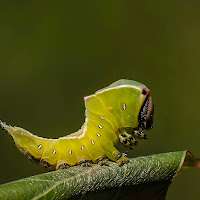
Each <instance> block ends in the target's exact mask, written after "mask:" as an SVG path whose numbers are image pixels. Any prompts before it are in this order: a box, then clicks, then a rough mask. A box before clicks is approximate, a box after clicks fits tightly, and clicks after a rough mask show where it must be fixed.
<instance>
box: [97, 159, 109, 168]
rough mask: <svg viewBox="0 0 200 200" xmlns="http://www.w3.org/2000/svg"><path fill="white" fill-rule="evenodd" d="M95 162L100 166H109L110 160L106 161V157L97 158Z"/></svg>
mask: <svg viewBox="0 0 200 200" xmlns="http://www.w3.org/2000/svg"><path fill="white" fill-rule="evenodd" d="M97 164H98V165H100V166H109V165H110V162H109V161H108V159H107V158H99V159H98V160H97Z"/></svg>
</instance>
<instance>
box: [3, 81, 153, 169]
mask: <svg viewBox="0 0 200 200" xmlns="http://www.w3.org/2000/svg"><path fill="white" fill-rule="evenodd" d="M84 100H85V107H86V110H85V115H86V118H85V122H84V124H83V126H82V127H81V129H80V130H78V131H77V132H75V133H72V134H70V135H67V136H64V137H61V138H58V139H48V138H42V137H38V136H36V135H33V134H32V133H30V132H28V131H26V130H25V129H22V128H19V127H16V126H14V127H12V126H9V125H6V124H5V123H3V122H2V121H0V125H1V127H2V128H3V129H4V130H6V131H7V132H8V133H9V134H10V135H11V136H12V138H13V139H14V142H15V144H16V146H17V148H18V149H19V150H20V151H21V152H22V153H23V154H24V155H25V156H26V157H28V158H29V159H30V160H32V161H34V162H36V163H38V164H40V165H42V166H44V167H45V168H47V169H49V170H58V169H66V168H69V167H72V166H74V165H81V166H90V165H91V163H97V164H100V165H108V164H109V161H114V162H117V163H118V164H119V166H121V165H123V164H124V163H127V162H128V161H129V159H128V158H127V157H125V156H124V155H123V154H121V153H120V152H119V151H118V150H117V149H116V146H117V144H118V143H119V142H120V143H121V144H122V145H124V146H126V147H128V148H132V146H133V145H136V144H137V141H136V140H135V137H136V138H140V139H145V138H144V136H145V134H144V133H143V131H141V129H142V130H145V129H147V130H148V129H150V128H152V124H153V112H154V106H153V101H152V98H151V96H150V91H149V89H148V88H146V86H145V85H143V84H141V83H138V82H135V81H130V80H123V79H122V80H119V81H117V82H115V83H113V84H111V85H110V86H108V87H106V88H104V89H101V90H98V91H97V92H95V94H93V95H89V96H86V97H84Z"/></svg>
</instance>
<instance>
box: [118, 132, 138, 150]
mask: <svg viewBox="0 0 200 200" xmlns="http://www.w3.org/2000/svg"><path fill="white" fill-rule="evenodd" d="M119 142H120V143H121V144H122V145H124V146H125V147H129V148H130V149H132V146H133V145H135V146H137V143H138V142H137V141H136V140H135V138H134V137H133V135H132V134H130V133H128V132H127V131H125V130H123V131H121V132H120V133H119Z"/></svg>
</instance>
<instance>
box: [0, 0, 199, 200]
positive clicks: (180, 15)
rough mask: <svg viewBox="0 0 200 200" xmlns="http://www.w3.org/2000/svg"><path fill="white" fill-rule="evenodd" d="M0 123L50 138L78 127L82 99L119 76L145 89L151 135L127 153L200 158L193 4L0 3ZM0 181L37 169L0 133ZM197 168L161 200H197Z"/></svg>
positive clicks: (196, 30) (195, 12) (196, 34)
mask: <svg viewBox="0 0 200 200" xmlns="http://www.w3.org/2000/svg"><path fill="white" fill-rule="evenodd" d="M0 20H1V22H0V38H1V39H0V73H1V78H0V86H1V93H0V97H1V98H0V105H1V106H0V119H2V120H3V121H6V122H7V123H8V124H12V125H17V126H20V127H23V128H25V129H27V130H29V131H31V132H33V133H35V134H37V135H40V136H43V137H53V138H57V137H60V136H63V135H66V134H68V133H71V132H73V131H76V130H77V129H79V128H80V127H81V125H82V123H83V122H84V101H83V96H84V95H88V94H92V93H93V92H95V91H96V90H98V89H100V88H103V87H105V86H107V85H108V84H111V83H112V82H114V81H116V80H118V79H120V78H129V79H133V80H137V81H139V82H142V83H144V84H145V85H147V86H148V87H149V88H150V89H151V94H152V96H153V99H154V103H155V121H154V128H153V130H151V131H150V132H148V136H149V140H147V141H145V142H140V144H139V146H138V147H137V148H136V149H135V151H134V152H133V153H132V154H129V155H130V156H140V155H148V154H155V153H161V152H169V151H178V150H185V149H188V150H190V151H191V152H192V153H193V154H194V155H196V156H198V157H200V133H199V123H200V122H199V118H200V117H199V113H200V107H199V98H200V95H199V86H200V83H199V75H200V1H193V0H192V1H186V0H183V1H112V0H111V1H101V2H96V1H95V2H94V1H63V2H60V1H59V2H51V1H43V2H35V1H16V2H12V1H7V2H6V1H5V2H4V3H3V2H1V5H0ZM0 152H1V166H0V169H1V175H0V183H6V182H9V181H12V180H17V179H20V178H23V177H28V176H31V175H34V174H39V173H43V172H45V170H44V169H43V168H42V167H40V166H37V165H35V164H33V163H31V162H30V161H29V160H27V159H26V158H25V157H24V156H23V155H22V154H20V153H19V151H18V150H17V149H16V147H15V146H14V144H13V141H12V140H11V138H10V137H9V136H8V135H6V134H5V133H4V132H3V131H0ZM199 185H200V170H197V169H191V170H188V171H185V172H184V173H182V174H180V175H179V176H178V178H177V179H176V180H175V182H173V184H172V185H171V187H170V189H169V192H168V196H167V199H173V200H175V199H176V200H177V199H195V198H196V197H198V196H199V195H198V193H199Z"/></svg>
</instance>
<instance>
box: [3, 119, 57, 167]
mask: <svg viewBox="0 0 200 200" xmlns="http://www.w3.org/2000/svg"><path fill="white" fill-rule="evenodd" d="M0 126H1V128H2V129H3V130H4V131H5V132H7V133H8V134H9V135H10V136H11V137H12V139H13V140H14V143H15V145H16V147H17V148H18V149H19V151H20V152H21V153H23V154H24V155H25V156H26V157H27V158H28V159H29V160H31V161H33V162H35V163H37V164H40V165H42V166H44V167H45V168H47V169H49V170H53V169H54V168H55V165H54V164H55V163H54V162H51V163H50V162H49V159H48V158H47V156H45V153H44V151H45V146H46V147H47V146H49V145H48V144H49V140H51V139H47V138H42V137H38V136H36V135H34V134H32V133H30V132H29V131H27V130H25V129H23V128H20V127H17V126H10V125H7V124H6V123H5V122H2V121H1V120H0Z"/></svg>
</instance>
